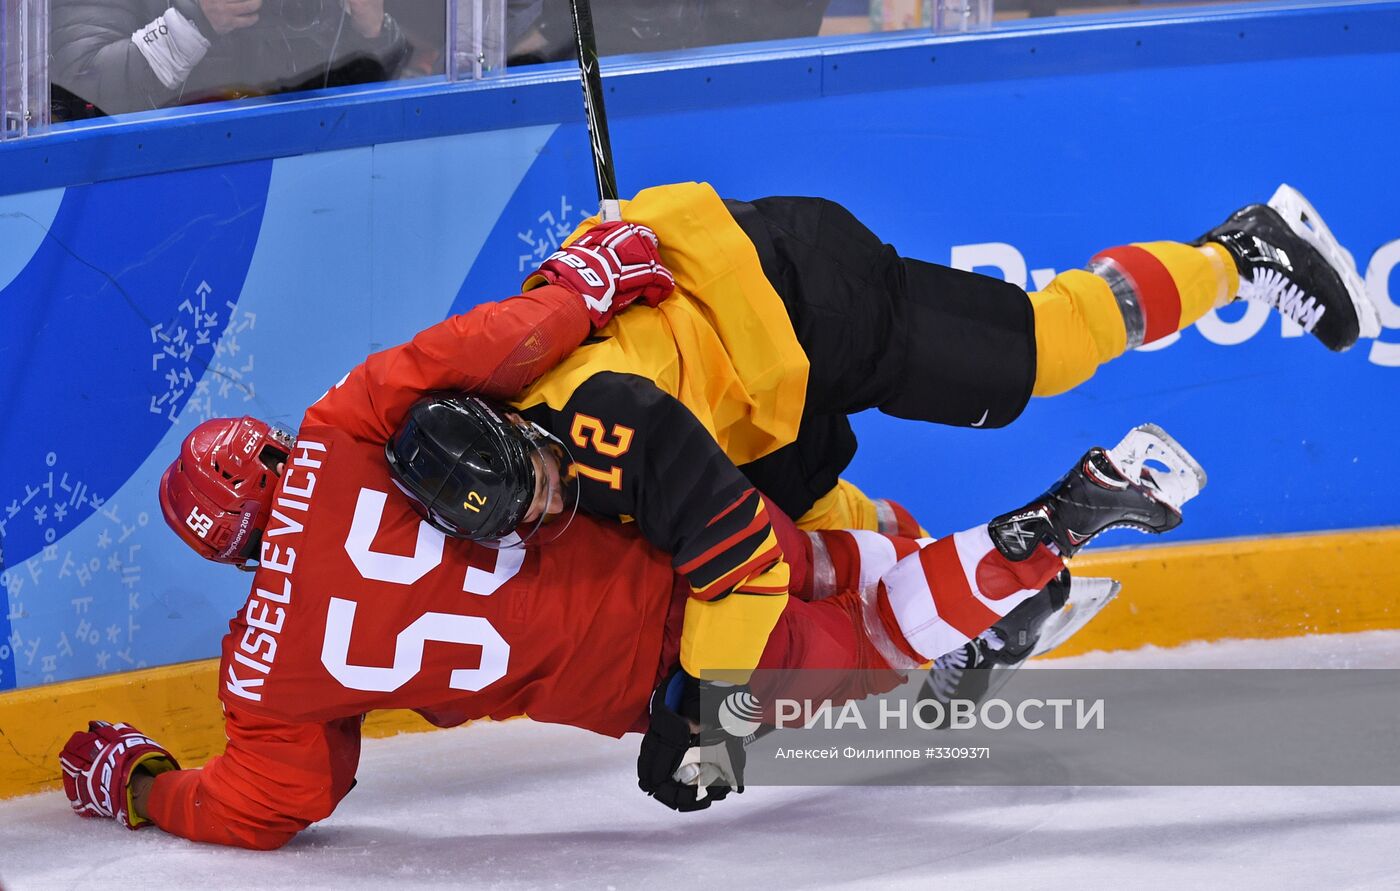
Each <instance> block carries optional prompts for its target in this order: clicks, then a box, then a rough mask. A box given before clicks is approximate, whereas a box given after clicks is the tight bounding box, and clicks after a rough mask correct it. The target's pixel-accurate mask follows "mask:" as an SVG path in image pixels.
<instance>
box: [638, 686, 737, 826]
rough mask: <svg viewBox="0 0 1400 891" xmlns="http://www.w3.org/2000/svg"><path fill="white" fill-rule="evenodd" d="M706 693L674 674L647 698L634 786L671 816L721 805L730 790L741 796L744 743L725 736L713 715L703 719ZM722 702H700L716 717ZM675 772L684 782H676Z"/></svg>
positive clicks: (712, 694) (711, 695) (712, 695)
mask: <svg viewBox="0 0 1400 891" xmlns="http://www.w3.org/2000/svg"><path fill="white" fill-rule="evenodd" d="M704 687H705V682H703V681H696V680H694V679H692V678H691V677H689V676H688V675H686V674H685V673H684V672H682V671H679V670H677V671H674V672H672V673H671V674H670V675H669V676H668V677H667V678H666V679H665V680H664V681H662V682H661V684H660V685H659V686H658V687H657V688H656V690H655V692H653V693H652V694H651V725H650V726H649V727H648V728H647V732H646V734H645V735H644V736H643V737H642V747H641V751H640V752H639V753H638V755H637V785H638V786H639V787H640V788H641V790H642V791H643V792H645V793H647V794H648V795H650V796H651V797H653V798H655V799H656V800H657V801H659V802H661V803H662V804H664V805H666V806H667V807H669V808H671V809H672V810H677V811H701V810H704V809H705V808H707V807H709V806H710V804H711V803H712V802H716V801H723V800H724V799H725V797H726V796H728V795H729V792H730V790H731V789H733V790H734V791H735V792H743V791H744V740H743V738H742V737H738V736H731V735H730V734H729V733H727V732H725V730H724V728H723V727H721V726H720V724H719V720H718V716H717V714H712V715H709V716H708V718H709V720H706V719H705V717H702V715H701V705H702V697H701V695H700V694H701V690H702V689H703V688H704ZM733 689H736V690H738V689H742V688H738V687H736V688H733ZM721 699H722V697H721V696H719V694H718V693H716V692H715V691H714V690H713V689H711V690H710V692H709V693H707V695H705V696H704V705H705V707H706V710H708V711H711V712H717V710H718V703H719V702H720V701H721ZM710 700H714V702H713V703H712V702H710ZM692 722H694V724H695V725H698V726H699V727H700V731H699V732H698V733H694V732H692V731H691V727H692ZM683 765H684V766H683ZM677 772H681V773H680V775H681V776H684V777H685V778H686V781H685V782H682V781H681V780H678V779H676V776H677Z"/></svg>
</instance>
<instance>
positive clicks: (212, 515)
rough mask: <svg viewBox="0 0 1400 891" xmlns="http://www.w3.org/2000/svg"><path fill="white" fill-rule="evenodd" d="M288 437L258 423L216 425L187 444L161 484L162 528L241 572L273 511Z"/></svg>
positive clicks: (188, 439)
mask: <svg viewBox="0 0 1400 891" xmlns="http://www.w3.org/2000/svg"><path fill="white" fill-rule="evenodd" d="M291 448H292V436H291V434H289V433H287V432H286V431H284V430H279V429H277V428H275V427H272V426H270V425H269V424H267V423H264V422H263V421H259V420H258V419H257V418H250V417H247V416H245V417H242V418H215V419H213V420H211V421H205V422H204V423H203V424H200V425H199V426H198V427H196V428H194V430H193V431H192V432H191V433H190V435H189V436H186V437H185V441H184V442H183V443H182V444H181V445H180V456H179V457H178V458H176V459H175V461H174V463H172V464H171V465H170V466H169V467H168V468H166V470H165V474H164V475H163V476H162V477H161V478H160V509H161V513H163V514H164V515H165V522H166V523H167V524H169V526H170V528H171V529H174V530H175V534H176V535H179V536H180V538H182V539H184V541H185V544H187V545H189V546H190V547H192V548H194V550H195V552H196V553H198V554H199V555H200V556H201V557H203V558H205V559H206V560H213V561H215V562H218V563H231V564H234V565H236V566H242V565H243V564H244V563H245V562H246V561H247V559H248V558H249V556H251V554H252V548H253V545H254V543H255V542H256V541H257V539H258V537H259V535H258V533H261V532H262V529H263V527H264V526H265V525H267V520H268V517H269V516H270V515H271V512H272V493H273V490H275V489H276V488H277V472H276V468H277V464H278V463H279V462H283V461H286V460H287V455H288V453H289V452H290V451H291Z"/></svg>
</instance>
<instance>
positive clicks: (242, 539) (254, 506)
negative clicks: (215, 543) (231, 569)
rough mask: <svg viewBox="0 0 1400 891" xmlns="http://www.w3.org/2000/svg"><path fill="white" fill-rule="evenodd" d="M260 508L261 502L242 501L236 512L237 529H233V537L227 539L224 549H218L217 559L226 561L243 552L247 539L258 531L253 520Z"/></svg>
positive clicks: (255, 518)
mask: <svg viewBox="0 0 1400 891" xmlns="http://www.w3.org/2000/svg"><path fill="white" fill-rule="evenodd" d="M261 509H262V504H261V503H260V502H258V501H254V500H252V499H249V500H248V501H245V502H243V506H242V507H241V508H240V509H239V512H238V529H237V530H235V531H234V533H233V538H231V539H229V542H228V544H227V545H225V546H224V549H223V550H221V551H219V553H218V554H216V555H215V557H216V559H218V560H219V561H221V562H224V563H227V562H229V561H230V558H232V557H236V556H238V555H239V554H241V553H243V551H244V549H245V548H246V547H247V545H248V542H249V540H250V539H251V538H252V537H253V534H254V533H255V532H257V531H258V530H256V529H254V521H255V520H257V518H258V511H260V510H261ZM239 562H246V561H239Z"/></svg>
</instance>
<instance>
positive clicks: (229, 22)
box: [4, 0, 506, 121]
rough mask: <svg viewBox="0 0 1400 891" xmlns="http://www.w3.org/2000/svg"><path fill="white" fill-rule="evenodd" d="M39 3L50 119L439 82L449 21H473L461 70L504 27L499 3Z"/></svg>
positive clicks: (487, 56) (450, 56) (448, 48)
mask: <svg viewBox="0 0 1400 891" xmlns="http://www.w3.org/2000/svg"><path fill="white" fill-rule="evenodd" d="M4 2H5V3H6V4H7V5H8V4H10V3H17V2H35V3H42V2H44V0H4ZM48 3H49V4H51V13H50V30H49V32H48V36H49V42H50V46H51V48H52V61H51V72H50V75H51V78H52V91H53V112H54V120H56V121H81V120H84V119H87V118H95V117H102V116H106V115H117V114H125V113H129V112H140V111H148V110H151V109H157V108H170V107H176V106H185V105H193V104H197V103H201V102H211V101H220V100H230V99H240V98H245V97H253V96H274V95H281V94H286V93H295V92H301V91H306V90H318V89H323V88H328V87H354V86H361V87H364V88H365V89H369V90H373V89H378V88H380V87H381V86H382V85H384V84H386V83H389V82H394V81H402V80H404V79H409V78H442V77H446V76H448V74H449V69H453V70H455V67H456V66H455V63H454V62H453V60H454V59H455V58H456V57H457V53H455V52H454V45H453V42H455V40H457V39H459V37H460V31H459V30H454V29H451V28H449V20H451V21H453V22H457V21H466V22H468V23H478V22H479V23H482V27H481V28H480V29H478V31H479V33H478V34H477V35H475V36H471V40H470V41H469V46H470V47H472V49H471V52H473V53H475V56H476V57H479V58H480V59H481V62H480V63H478V64H475V65H472V66H469V73H468V74H467V75H466V76H467V77H472V76H479V75H476V74H475V72H476V71H477V70H478V69H481V70H492V71H496V70H500V68H501V66H502V64H503V61H504V53H503V51H502V50H501V42H502V41H503V39H504V38H503V37H501V36H497V37H496V38H495V43H494V46H495V48H494V53H495V55H494V56H493V55H492V52H493V49H492V43H491V40H490V39H489V33H490V28H492V27H494V28H495V29H496V30H497V32H499V34H504V24H503V22H504V19H505V3H506V0H261V3H260V5H259V6H258V7H257V9H256V10H253V11H249V10H248V9H247V6H248V4H247V2H246V0H170V2H168V3H167V2H155V3H147V2H134V0H133V2H123V3H104V4H94V3H92V2H91V0H48Z"/></svg>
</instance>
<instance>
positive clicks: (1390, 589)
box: [0, 529, 1400, 798]
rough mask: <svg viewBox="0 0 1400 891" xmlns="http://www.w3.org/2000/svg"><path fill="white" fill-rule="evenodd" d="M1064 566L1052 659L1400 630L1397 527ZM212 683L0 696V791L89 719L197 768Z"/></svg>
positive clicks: (29, 777)
mask: <svg viewBox="0 0 1400 891" xmlns="http://www.w3.org/2000/svg"><path fill="white" fill-rule="evenodd" d="M1073 569H1074V571H1075V572H1077V573H1079V574H1081V575H1108V576H1113V577H1114V578H1117V579H1119V580H1121V581H1122V582H1123V593H1122V594H1120V595H1119V596H1118V599H1117V600H1116V601H1114V602H1113V603H1112V604H1110V605H1109V607H1108V608H1107V609H1105V610H1104V612H1103V614H1102V615H1101V616H1099V618H1098V619H1097V620H1095V621H1094V622H1093V623H1092V624H1091V625H1089V626H1088V627H1087V628H1085V629H1084V630H1083V631H1081V632H1080V633H1079V634H1077V635H1075V637H1074V639H1073V640H1071V641H1069V642H1068V643H1066V644H1065V645H1064V646H1063V647H1061V648H1060V649H1058V650H1056V651H1055V655H1056V656H1071V655H1075V654H1078V653H1083V652H1088V651H1090V650H1123V649H1135V648H1137V647H1141V646H1145V645H1147V644H1155V645H1157V646H1163V647H1170V646H1177V645H1180V644H1184V643H1189V642H1191V641H1198V640H1219V639H1221V638H1273V637H1292V636H1296V635H1302V634H1340V633H1346V632H1354V631H1371V630H1375V629H1382V628H1400V603H1397V602H1396V601H1397V597H1396V594H1397V592H1400V529H1363V530H1348V531H1345V532H1330V533H1321V534H1305V535H1290V536H1280V537H1274V538H1247V539H1232V540H1229V541H1215V542H1206V543H1202V544H1187V545H1170V546H1159V547H1141V548H1125V549H1118V550H1103V551H1097V552H1093V551H1091V552H1086V553H1085V554H1084V555H1082V556H1080V557H1079V558H1077V559H1075V561H1074V563H1073ZM765 599H766V598H765ZM217 689H218V663H217V662H216V661H214V660H207V661H203V662H187V663H183V664H180V665H168V666H163V667H161V668H149V669H145V670H142V671H134V672H129V673H125V674H115V675H105V676H103V677H98V678H89V679H86V680H81V681H69V682H66V683H62V684H49V685H45V686H42V687H32V688H27V689H24V690H15V691H11V692H8V693H3V694H0V798H6V797H11V796H15V795H26V794H29V793H32V792H40V791H43V790H45V789H52V788H55V787H57V786H58V784H59V769H58V753H59V751H60V750H61V749H62V748H63V744H64V743H65V742H66V741H67V740H68V736H69V734H71V733H72V732H73V731H74V730H78V729H81V728H83V727H85V726H86V722H87V721H88V720H89V719H91V718H102V719H105V720H109V721H126V722H128V723H131V724H134V725H135V726H137V727H139V728H141V729H142V730H143V731H145V732H147V733H149V734H150V735H152V736H153V737H154V738H155V739H157V740H160V741H161V742H162V743H163V744H165V745H166V746H168V747H169V748H170V750H171V751H172V752H174V753H175V756H176V757H177V758H179V759H180V763H181V764H182V765H184V766H186V767H197V766H199V765H200V764H203V763H204V762H205V761H207V760H209V758H210V757H212V756H213V755H215V754H218V753H219V752H221V751H223V746H224V733H223V717H222V711H221V709H220V707H219V700H218V694H217ZM431 729H433V728H432V726H431V725H429V724H428V723H427V722H426V721H424V720H422V719H421V718H419V717H418V716H417V715H415V714H414V713H412V712H408V711H383V712H374V713H373V714H371V715H370V717H369V720H368V721H366V723H365V735H366V736H370V737H383V736H392V735H394V734H396V733H402V732H404V731H416V730H431Z"/></svg>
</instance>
